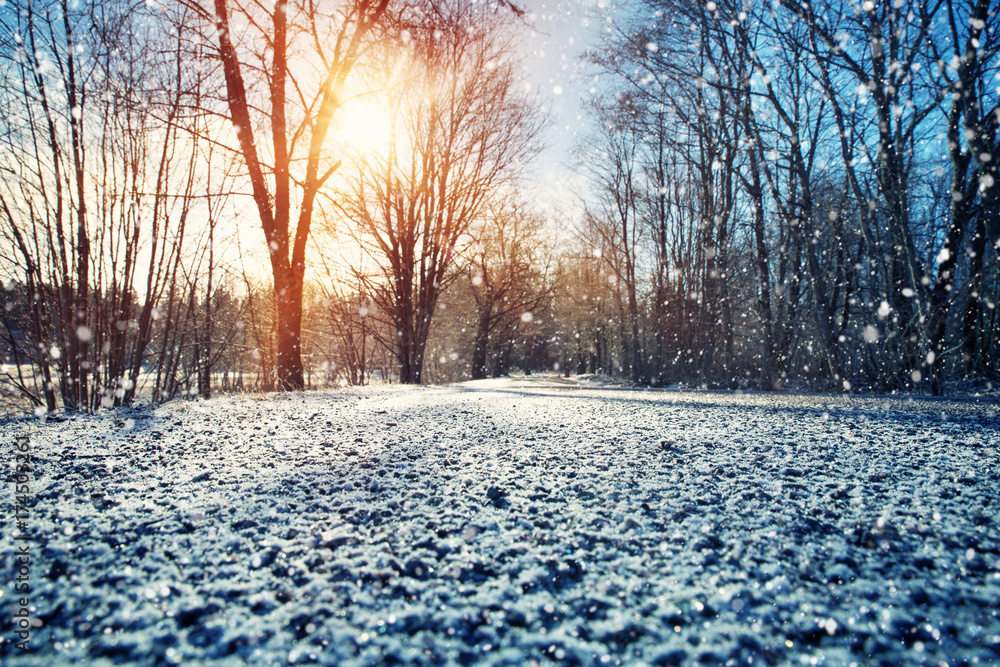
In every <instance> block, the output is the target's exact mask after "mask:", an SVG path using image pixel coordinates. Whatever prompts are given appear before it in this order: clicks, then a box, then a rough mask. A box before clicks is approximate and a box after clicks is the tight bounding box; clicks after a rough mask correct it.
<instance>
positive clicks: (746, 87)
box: [576, 0, 1000, 394]
mask: <svg viewBox="0 0 1000 667" xmlns="http://www.w3.org/2000/svg"><path fill="white" fill-rule="evenodd" d="M998 10H1000V8H998V7H997V6H996V4H995V3H990V2H989V1H988V0H969V1H961V2H959V1H954V0H897V1H896V2H892V3H889V2H864V3H861V4H857V3H850V2H844V1H841V0H820V1H819V2H810V3H799V2H797V1H795V0H780V1H779V2H775V3H765V4H753V3H750V4H747V3H741V2H733V1H731V0H709V1H707V2H700V1H689V0H645V1H643V2H638V3H633V4H631V5H629V6H628V7H627V9H626V10H621V11H618V12H616V13H612V14H610V15H608V16H606V17H604V18H603V20H602V21H601V24H602V26H604V30H605V32H604V40H603V46H602V48H599V49H595V50H594V51H593V52H592V53H591V56H590V59H591V62H592V64H593V68H594V72H595V73H596V74H597V76H598V77H599V80H600V82H601V83H600V84H598V85H599V86H600V90H599V91H598V93H599V94H598V95H597V96H596V97H595V100H594V103H593V105H592V106H593V116H594V120H595V122H594V127H595V131H594V132H593V133H592V135H591V136H590V138H589V139H588V141H587V145H586V146H584V147H582V156H583V164H584V165H586V166H587V167H588V168H589V169H590V172H591V182H592V183H593V185H594V186H596V188H595V189H596V190H597V192H599V196H598V197H597V198H596V200H594V201H591V202H590V203H589V204H588V207H587V214H586V219H585V220H584V222H583V225H582V230H581V234H580V243H579V246H580V249H581V253H582V254H589V255H592V256H597V257H600V258H601V261H600V262H599V265H600V267H599V271H601V272H603V273H604V274H606V276H607V279H608V280H609V281H610V283H611V284H612V285H613V288H612V290H611V296H612V301H613V303H612V304H611V306H610V308H611V310H612V311H613V312H614V314H615V317H614V318H613V319H614V320H615V329H616V330H615V331H613V332H612V333H613V340H614V344H615V346H616V347H617V348H618V350H617V353H616V356H615V360H613V361H611V365H612V366H613V367H615V368H618V369H620V372H621V373H622V374H623V375H624V376H626V377H628V378H630V379H631V380H633V381H637V382H640V381H641V382H650V383H663V382H671V381H674V382H676V381H677V379H678V378H683V379H684V380H685V381H687V382H690V383H693V384H704V385H712V386H729V387H735V386H741V385H748V386H754V387H759V388H762V389H771V388H776V387H780V386H783V385H787V384H788V383H789V382H791V383H795V382H802V383H808V384H809V386H813V387H817V388H822V389H826V390H835V391H844V390H851V389H852V388H853V389H869V390H878V391H893V390H912V389H919V390H922V391H930V392H933V393H936V394H937V393H941V392H942V391H943V389H944V382H945V381H946V380H961V379H977V380H980V381H983V380H987V381H996V380H997V379H998V375H997V374H998V371H1000V366H998V363H1000V354H998V353H1000V346H998V335H997V334H998V330H997V318H996V302H997V296H998V287H1000V282H998V270H997V250H998V246H997V244H998V243H1000V198H998V193H1000V187H998V186H997V184H996V181H997V165H996V160H997V156H998V155H1000V150H998V149H1000V145H998V141H1000V138H998V135H997V128H998V126H1000V106H998V93H1000V90H998V85H997V84H998V81H1000V79H998V76H1000V66H998V65H1000V60H998V57H997V52H998V47H1000V42H998V36H997V34H996V30H995V26H996V25H997V12H998ZM606 307H607V306H606ZM576 326H577V328H578V330H579V331H580V333H581V334H585V332H586V329H587V327H588V326H589V327H590V332H589V333H586V334H585V335H587V336H589V338H590V339H591V340H595V341H596V339H598V338H599V337H601V336H602V335H605V336H606V333H605V334H602V333H600V330H601V326H602V325H601V323H600V318H599V317H596V318H595V317H592V316H591V317H590V320H589V324H588V320H587V318H585V317H578V318H577V324H576ZM602 345H606V343H602ZM596 346H597V345H596V343H595V347H596Z"/></svg>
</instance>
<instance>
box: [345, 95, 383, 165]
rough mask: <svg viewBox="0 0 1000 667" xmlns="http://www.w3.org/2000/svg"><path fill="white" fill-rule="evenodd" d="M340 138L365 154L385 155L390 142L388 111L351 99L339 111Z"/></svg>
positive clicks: (373, 104) (375, 105)
mask: <svg viewBox="0 0 1000 667" xmlns="http://www.w3.org/2000/svg"><path fill="white" fill-rule="evenodd" d="M337 124H338V126H339V127H340V133H341V139H342V140H343V142H344V143H345V145H347V146H348V147H349V148H350V149H352V150H354V151H357V152H358V153H361V154H362V155H365V156H385V155H387V154H388V153H389V147H390V143H391V142H392V120H391V118H390V117H389V114H388V112H387V111H386V110H385V109H384V108H382V107H381V106H379V105H378V104H375V103H372V102H365V101H363V100H352V101H350V102H348V103H347V104H345V105H344V108H343V109H342V110H341V111H340V114H339V117H338V121H337Z"/></svg>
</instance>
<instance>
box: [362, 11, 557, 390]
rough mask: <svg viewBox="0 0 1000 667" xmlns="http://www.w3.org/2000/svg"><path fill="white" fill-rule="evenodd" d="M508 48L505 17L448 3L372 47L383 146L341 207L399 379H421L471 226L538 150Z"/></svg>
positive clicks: (533, 120)
mask: <svg viewBox="0 0 1000 667" xmlns="http://www.w3.org/2000/svg"><path fill="white" fill-rule="evenodd" d="M513 45H514V35H513V22H512V21H511V19H510V18H509V17H508V16H505V15H503V14H497V13H496V12H495V11H494V10H493V9H492V8H491V7H489V6H488V5H487V4H485V3H484V4H481V5H475V4H470V3H467V2H463V1H462V0H447V1H443V2H435V3H431V4H430V5H427V6H421V7H420V10H419V11H416V12H414V14H413V15H412V16H410V17H407V18H406V31H405V33H404V38H403V39H402V40H401V41H400V43H398V44H396V45H389V44H386V45H385V47H384V49H383V50H382V52H381V60H380V65H381V66H380V68H378V69H377V76H378V77H379V78H380V80H382V81H386V80H389V81H390V82H391V83H390V85H388V86H386V88H385V89H384V91H383V94H382V95H383V99H382V103H383V104H384V108H385V110H386V112H387V113H388V114H389V116H390V119H391V130H390V136H389V138H388V142H387V144H388V145H387V149H386V152H385V154H383V155H377V154H374V153H373V154H370V155H368V156H365V157H364V159H363V160H362V164H361V166H360V169H359V173H358V175H357V176H356V178H354V180H353V192H352V194H351V196H350V198H349V200H348V202H347V205H346V206H345V212H346V215H347V217H348V218H350V219H351V220H353V221H354V222H355V223H356V225H357V227H356V230H357V231H356V233H357V236H358V238H359V239H360V241H361V242H362V244H363V245H364V247H365V249H366V251H367V252H368V254H369V256H370V257H371V258H372V259H373V261H374V262H375V263H376V264H377V265H378V266H379V269H380V270H379V272H378V274H377V275H375V276H370V277H369V290H370V292H371V294H372V296H373V298H374V299H375V301H376V303H377V305H378V307H379V309H380V311H382V312H384V313H386V314H387V315H388V316H389V317H390V318H391V319H392V323H393V325H394V327H395V332H396V339H395V343H394V347H395V353H396V360H397V364H398V369H399V373H398V376H399V380H400V382H403V383H413V384H419V383H420V382H421V379H422V368H423V363H424V353H425V348H426V345H427V337H428V333H429V331H430V325H431V319H432V317H433V314H434V310H435V307H436V305H437V301H438V297H439V295H440V294H441V291H442V290H443V289H445V288H446V287H447V285H448V284H449V283H450V282H452V281H453V280H454V279H455V278H456V276H457V275H459V274H458V271H457V263H456V260H457V259H458V257H459V255H460V253H461V251H462V250H463V247H464V246H465V245H466V244H467V243H468V242H469V241H470V238H469V236H468V232H469V231H470V229H471V226H472V225H473V223H474V222H475V221H476V220H477V219H479V218H480V217H481V216H482V214H483V213H484V211H485V207H486V204H487V202H488V201H489V198H490V197H493V196H495V195H496V193H497V191H498V190H501V189H502V188H504V187H505V185H506V184H507V183H508V182H509V181H510V179H511V178H512V177H513V176H514V175H515V174H516V173H517V168H518V166H519V165H521V164H523V162H524V161H525V160H526V159H527V158H529V157H530V156H531V155H532V154H533V153H534V152H535V151H536V150H537V146H536V143H535V141H536V137H537V134H538V132H539V129H540V127H541V125H542V118H541V116H540V114H539V112H538V110H537V107H536V106H535V104H534V103H533V102H532V101H531V100H530V99H528V98H527V97H526V96H525V95H524V94H522V93H521V92H520V89H519V87H518V85H517V84H518V77H517V71H516V68H515V66H514V64H513V62H512V61H511V60H510V58H509V56H510V52H511V49H512V48H513ZM390 72H395V75H394V76H389V74H388V73H390Z"/></svg>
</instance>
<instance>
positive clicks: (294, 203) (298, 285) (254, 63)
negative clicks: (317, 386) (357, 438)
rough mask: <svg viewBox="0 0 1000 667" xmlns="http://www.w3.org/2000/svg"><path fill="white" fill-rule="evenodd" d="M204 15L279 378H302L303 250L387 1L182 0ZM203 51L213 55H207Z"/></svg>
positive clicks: (294, 382)
mask: <svg viewBox="0 0 1000 667" xmlns="http://www.w3.org/2000/svg"><path fill="white" fill-rule="evenodd" d="M178 2H180V3H182V4H183V5H184V6H185V7H188V8H191V9H192V10H194V11H195V12H197V13H198V15H199V16H200V17H201V19H202V20H203V21H204V25H205V27H206V28H210V30H209V31H207V33H206V38H207V39H208V40H209V41H210V42H211V43H212V44H213V45H214V48H215V51H216V53H215V55H214V57H217V58H218V59H219V61H220V62H221V65H222V74H223V77H224V79H225V85H226V97H225V100H224V109H225V111H224V114H225V115H226V117H227V118H228V119H229V120H230V121H231V122H232V124H233V126H234V131H235V133H236V138H237V141H238V148H237V149H236V150H237V151H238V153H239V155H240V156H241V157H242V160H243V163H244V165H245V167H246V170H247V178H248V179H249V182H250V186H251V190H252V193H253V201H254V205H255V206H256V209H257V214H258V217H259V220H260V224H261V227H262V228H263V230H264V237H265V241H266V243H267V248H268V252H269V256H270V263H271V274H272V278H273V287H274V296H275V305H276V308H277V343H276V348H277V368H276V372H277V380H278V387H279V388H282V389H300V388H302V387H303V386H304V382H305V379H304V374H303V366H302V355H301V336H302V334H301V326H302V293H303V284H304V283H303V280H304V276H305V271H306V248H307V246H308V242H309V235H310V231H311V227H312V220H313V211H314V209H315V203H316V196H317V194H318V193H319V191H320V189H321V188H322V187H323V186H324V185H325V184H326V183H327V181H328V180H329V178H330V177H331V176H332V175H333V174H334V172H336V170H337V169H338V168H339V166H340V162H339V161H335V160H334V159H333V158H332V156H331V155H330V152H329V150H328V148H327V143H328V142H327V138H328V135H329V134H330V127H331V123H332V120H333V116H334V114H335V113H336V111H337V109H338V108H339V107H340V106H341V105H342V103H343V101H344V98H345V85H346V82H347V79H348V76H349V75H350V73H351V71H352V70H353V69H354V67H355V64H356V63H357V61H358V58H359V57H360V56H361V55H362V53H363V51H364V48H365V45H366V44H367V43H368V41H369V39H370V36H371V34H372V32H373V28H375V27H376V26H377V25H378V24H379V23H380V21H382V20H383V18H384V16H385V14H386V10H387V8H388V6H389V4H390V0H345V1H344V2H340V3H337V4H336V5H335V6H334V7H328V6H325V7H320V6H318V5H317V4H316V3H313V2H308V1H305V0H302V1H299V0H291V1H286V0H281V1H280V2H275V3H274V4H273V5H270V6H265V5H264V4H261V3H258V4H242V3H236V2H231V1H230V0H213V2H212V3H211V4H209V3H208V2H201V1H199V0H178ZM203 57H208V56H207V54H206V55H205V56H203Z"/></svg>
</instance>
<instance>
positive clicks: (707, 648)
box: [0, 378, 1000, 665]
mask: <svg viewBox="0 0 1000 667" xmlns="http://www.w3.org/2000/svg"><path fill="white" fill-rule="evenodd" d="M0 433H2V435H3V441H4V442H5V443H7V444H6V445H5V446H6V447H8V450H7V451H5V453H4V457H3V461H4V465H5V467H6V468H5V479H6V481H7V484H6V485H5V486H6V489H5V493H8V495H13V488H12V484H11V468H10V466H11V465H12V462H13V447H12V445H11V443H12V442H13V441H14V439H15V438H16V437H17V436H19V435H28V436H29V437H30V441H31V445H32V447H33V451H34V454H35V463H34V466H35V473H34V475H33V479H32V491H33V493H34V494H35V497H36V504H35V505H34V508H33V515H32V517H31V520H30V521H31V525H32V532H33V533H34V535H35V542H34V543H33V544H32V548H33V549H34V561H33V564H32V568H33V569H32V573H33V574H32V577H33V579H32V586H33V588H34V590H33V592H32V597H31V601H32V605H33V606H34V607H35V608H36V610H35V618H36V621H35V625H36V628H35V632H34V633H33V635H32V637H31V646H32V647H33V649H34V650H33V652H32V653H30V654H27V655H24V654H22V652H20V651H17V650H15V649H14V648H13V647H12V646H11V644H10V640H11V639H12V637H13V635H12V632H11V631H10V628H11V626H10V625H9V624H7V623H5V624H4V627H5V629H4V634H3V640H4V643H3V644H2V645H0V661H2V662H4V664H36V665H54V664H62V663H72V662H77V663H80V664H88V665H90V664H94V665H99V664H105V663H108V664H110V663H123V662H134V663H139V664H153V663H160V662H167V663H170V662H173V663H178V664H185V665H189V664H199V663H216V662H218V663H221V664H226V663H229V664H243V663H248V664H287V663H295V664H298V663H309V662H319V663H324V664H336V665H375V664H404V663H405V664H428V665H440V664H507V665H523V664H531V663H532V662H537V663H539V664H551V663H556V664H581V665H592V664H597V665H602V664H664V665H689V664H719V665H728V664H732V665H736V664H743V665H745V664H754V665H758V664H820V665H849V664H851V663H857V664H859V665H875V664H885V665H896V664H912V665H940V664H944V663H947V664H948V665H959V664H976V663H979V664H990V663H993V664H996V663H998V662H1000V618H998V616H997V614H998V612H997V606H998V604H997V603H998V600H1000V513H998V506H1000V459H998V449H1000V410H998V406H997V404H996V402H995V401H993V402H989V401H986V400H966V401H939V400H930V399H912V400H907V399H898V398H875V397H868V398H859V397H835V398H831V397H817V396H802V395H762V394H747V395H736V394H726V393H708V392H694V393H683V392H677V391H631V390H625V389H619V388H610V387H598V386H588V385H580V384H577V383H573V382H567V381H562V380H557V379H553V378H547V379H533V380H516V379H515V380H499V381H492V380H491V381H482V382H471V383H465V384H460V385H453V386H448V387H418V388H402V387H375V388H364V389H356V390H345V391H342V392H334V393H306V394H293V395H286V396H276V397H267V398H265V399H257V398H239V399H236V398H218V399H213V400H210V401H201V402H182V403H172V404H169V405H166V406H163V407H160V408H157V409H155V410H152V411H145V412H144V411H131V412H120V413H116V414H105V415H101V416H97V417H86V418H84V417H81V418H74V419H70V420H67V421H63V422H59V423H53V422H49V423H45V424H40V423H38V422H8V423H5V424H2V425H0ZM9 528H10V525H9V524H7V525H6V526H5V528H4V535H5V537H4V540H5V549H4V551H3V554H4V556H3V567H4V572H5V573H13V572H14V571H15V566H14V562H13V557H12V555H11V553H12V549H11V547H10V544H11V542H10V533H11V531H10V530H9ZM11 578H12V575H11V577H8V576H7V575H6V574H5V575H4V577H3V579H4V581H3V586H4V589H3V596H2V597H0V601H2V605H3V609H4V611H5V613H6V612H8V611H9V610H11V609H12V608H13V607H12V604H11V603H12V602H13V601H12V600H11V597H12V593H13V591H12V590H11V589H10V586H11V583H10V579H11Z"/></svg>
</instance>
